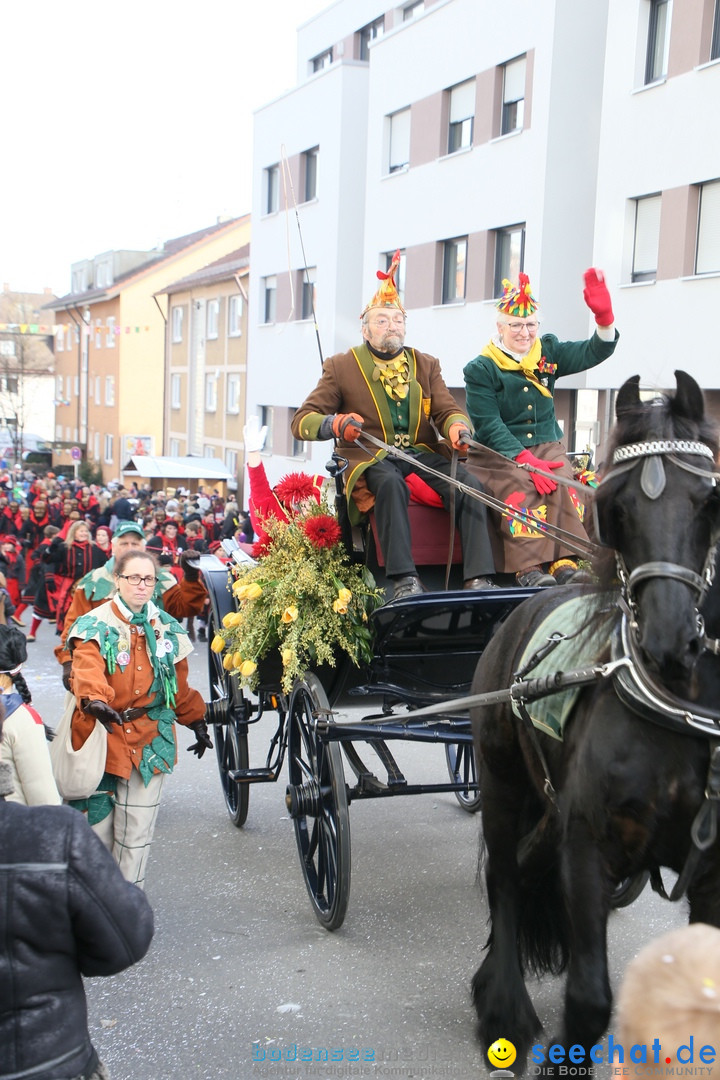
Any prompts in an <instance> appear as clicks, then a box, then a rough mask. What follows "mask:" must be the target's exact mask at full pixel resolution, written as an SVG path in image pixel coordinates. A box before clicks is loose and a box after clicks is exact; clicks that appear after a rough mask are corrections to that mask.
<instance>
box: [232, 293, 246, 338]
mask: <svg viewBox="0 0 720 1080" xmlns="http://www.w3.org/2000/svg"><path fill="white" fill-rule="evenodd" d="M242 313H243V298H242V296H241V295H240V293H235V294H233V295H232V296H230V297H228V337H240V335H241V334H242Z"/></svg>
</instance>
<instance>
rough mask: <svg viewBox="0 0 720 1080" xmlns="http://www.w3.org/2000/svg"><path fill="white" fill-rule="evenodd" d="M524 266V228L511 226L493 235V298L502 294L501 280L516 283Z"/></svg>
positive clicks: (522, 226)
mask: <svg viewBox="0 0 720 1080" xmlns="http://www.w3.org/2000/svg"><path fill="white" fill-rule="evenodd" d="M524 265H525V226H524V225H512V226H510V227H509V228H507V229H498V230H497V232H496V233H495V276H494V278H493V289H494V293H493V295H494V296H502V294H503V284H502V283H503V278H508V279H509V280H510V281H517V278H518V274H519V273H520V271H521V270H522V269H523V268H524Z"/></svg>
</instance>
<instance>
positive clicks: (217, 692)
mask: <svg viewBox="0 0 720 1080" xmlns="http://www.w3.org/2000/svg"><path fill="white" fill-rule="evenodd" d="M216 629H217V624H216V622H215V615H214V613H213V612H212V611H211V612H210V615H209V617H208V643H209V642H211V641H212V639H213V638H214V637H215V631H216ZM208 657H209V659H208V664H209V669H210V671H209V674H210V708H209V709H208V715H207V719H208V723H212V724H213V742H214V743H215V753H216V755H217V763H218V770H219V772H220V786H221V787H222V793H223V798H224V799H225V806H226V807H227V812H228V814H229V815H230V820H231V821H232V823H233V825H235V826H236V827H237V828H238V829H239V828H241V827H242V826H243V825H244V824H245V822H246V820H247V815H248V803H249V801H250V785H249V784H240V783H238V782H237V780H233V779H231V777H230V773H231V772H233V771H234V770H235V769H247V768H249V762H250V758H249V753H248V735H247V725H246V724H243V723H241V722H240V721H239V720H237V719H235V711H234V708H233V706H234V704H235V703H236V701H237V699H238V697H239V696H240V694H241V691H240V687H239V685H238V683H237V680H236V679H233V678H231V676H230V672H229V671H226V670H225V668H224V667H223V666H222V658H223V654H222V653H214V652H213V651H212V649H211V648H210V647H209V645H208ZM214 720H218V721H221V722H220V723H215V722H214Z"/></svg>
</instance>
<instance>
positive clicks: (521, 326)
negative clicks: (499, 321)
mask: <svg viewBox="0 0 720 1080" xmlns="http://www.w3.org/2000/svg"><path fill="white" fill-rule="evenodd" d="M505 325H506V326H507V328H508V330H509V331H510V333H511V334H522V332H523V330H527V332H528V334H536V333H537V328H538V325H539V324H538V323H536V322H509V323H505Z"/></svg>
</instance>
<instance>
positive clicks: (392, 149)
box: [388, 109, 410, 173]
mask: <svg viewBox="0 0 720 1080" xmlns="http://www.w3.org/2000/svg"><path fill="white" fill-rule="evenodd" d="M388 120H389V122H390V143H389V153H388V172H391V173H392V172H397V171H398V169H404V168H406V167H407V165H408V164H409V162H410V110H409V109H401V110H400V112H396V113H393V114H392V115H391V116H389V117H388Z"/></svg>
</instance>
